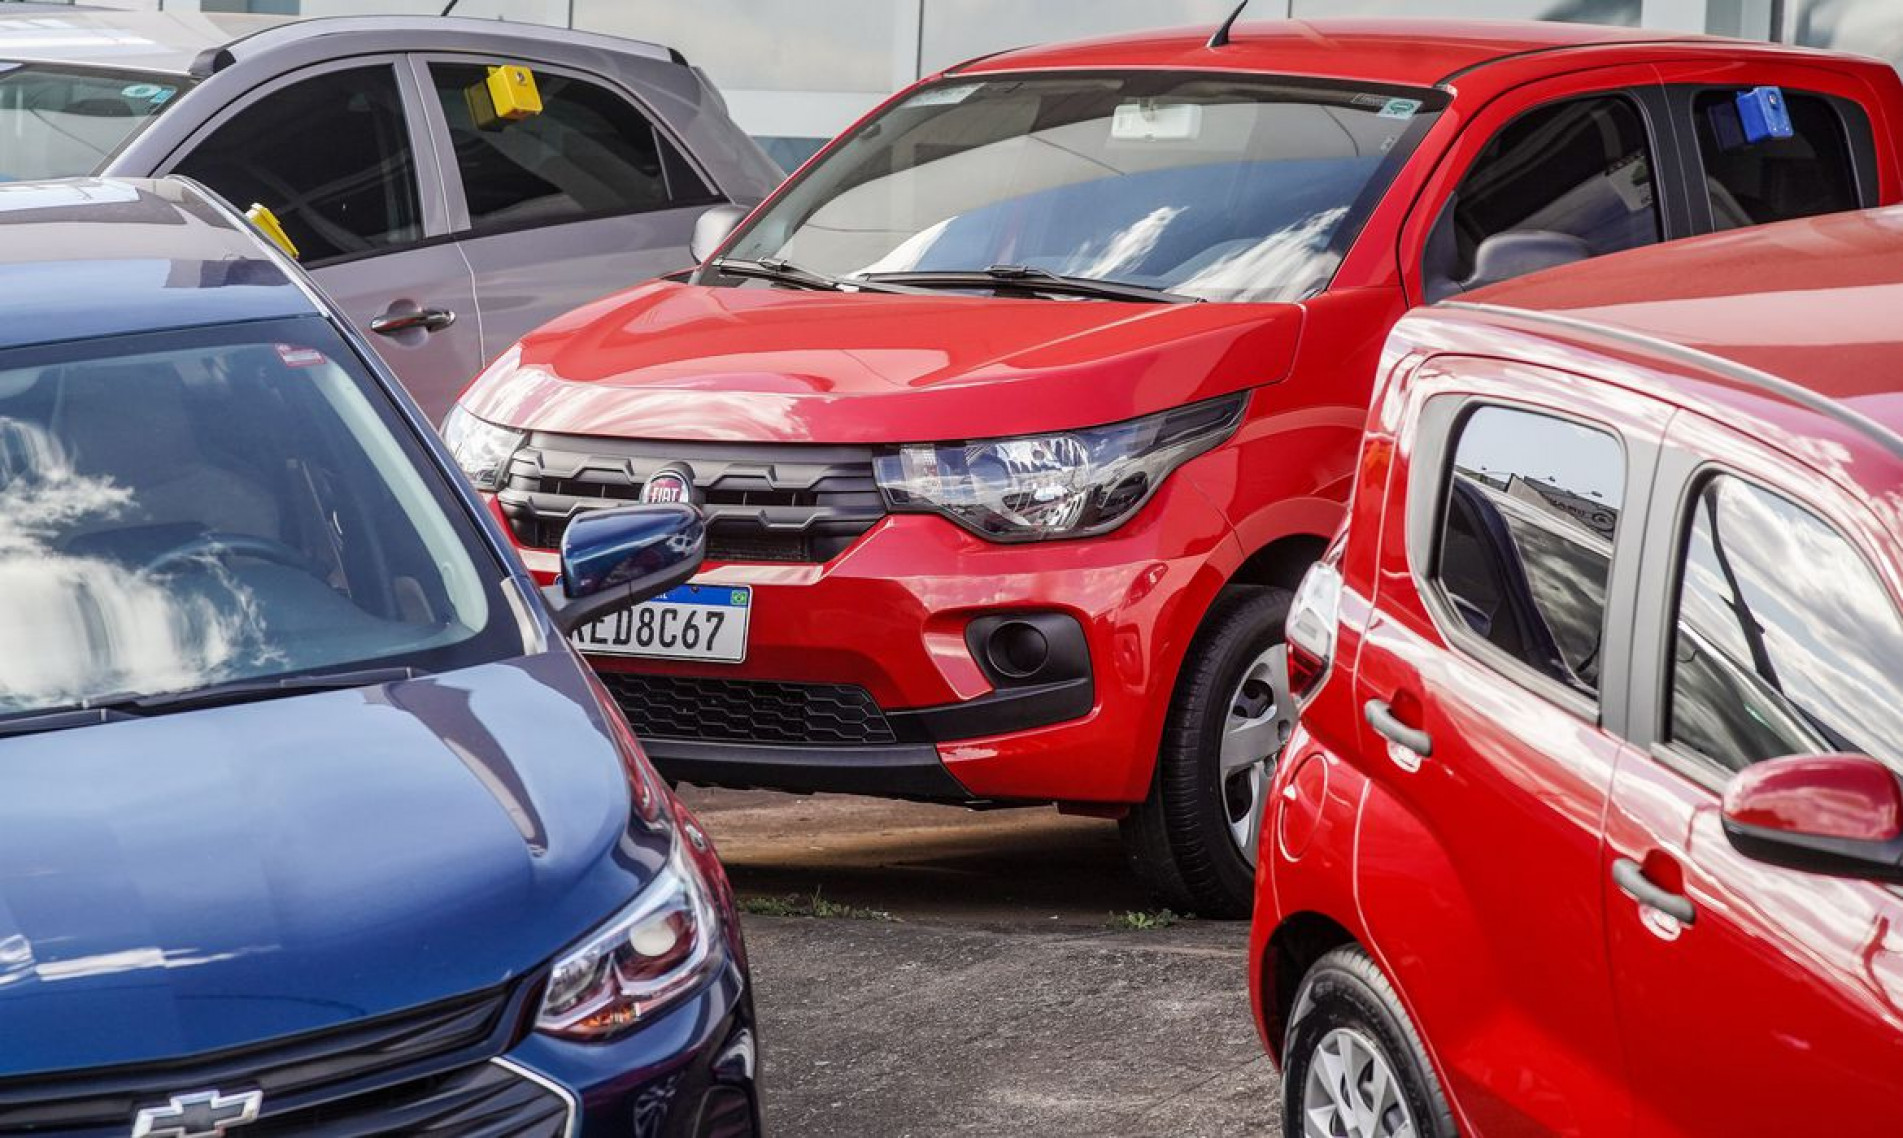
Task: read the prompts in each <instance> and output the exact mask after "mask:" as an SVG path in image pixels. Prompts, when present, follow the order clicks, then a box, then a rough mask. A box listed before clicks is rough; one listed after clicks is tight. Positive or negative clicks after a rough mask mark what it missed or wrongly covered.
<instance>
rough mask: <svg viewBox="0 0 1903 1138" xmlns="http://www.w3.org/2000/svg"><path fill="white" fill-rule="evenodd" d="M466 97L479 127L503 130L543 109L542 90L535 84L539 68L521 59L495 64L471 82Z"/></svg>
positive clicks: (470, 115) (471, 115)
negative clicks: (521, 61)
mask: <svg viewBox="0 0 1903 1138" xmlns="http://www.w3.org/2000/svg"><path fill="white" fill-rule="evenodd" d="M463 97H464V98H465V99H467V100H468V101H469V117H470V119H471V120H473V121H474V122H475V124H476V128H477V129H478V130H499V129H501V128H502V127H504V126H506V125H508V124H509V123H512V122H515V121H516V120H518V119H526V118H530V117H533V116H535V115H539V114H541V113H542V92H541V90H540V88H538V87H537V86H536V84H535V72H533V71H531V70H529V69H528V68H526V67H524V66H522V65H521V64H519V63H505V64H502V65H500V66H497V67H491V68H490V69H489V74H488V76H487V78H485V79H484V80H483V81H482V82H480V83H475V84H471V85H470V86H469V87H468V88H467V89H466V90H464V92H463Z"/></svg>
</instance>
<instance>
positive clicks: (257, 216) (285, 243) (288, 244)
mask: <svg viewBox="0 0 1903 1138" xmlns="http://www.w3.org/2000/svg"><path fill="white" fill-rule="evenodd" d="M244 217H245V220H246V221H249V222H250V223H251V224H253V225H255V226H257V227H258V232H259V233H262V234H264V235H265V236H266V237H269V238H270V239H271V242H272V244H274V245H276V246H277V247H278V248H280V249H282V250H284V251H285V252H286V253H289V254H290V255H291V260H293V261H295V260H297V257H298V252H297V246H296V245H295V244H293V243H292V241H291V235H290V234H288V233H286V232H284V223H283V222H281V221H279V220H278V215H277V214H275V213H272V212H271V207H270V206H268V205H261V204H259V203H257V202H253V203H251V208H250V209H248V210H245V211H244Z"/></svg>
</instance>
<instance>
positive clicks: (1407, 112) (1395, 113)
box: [1375, 99, 1421, 119]
mask: <svg viewBox="0 0 1903 1138" xmlns="http://www.w3.org/2000/svg"><path fill="white" fill-rule="evenodd" d="M1420 109H1421V101H1420V100H1419V99H1389V100H1388V101H1387V104H1386V105H1385V106H1383V107H1382V108H1381V109H1380V110H1379V111H1376V112H1375V113H1376V114H1378V115H1380V116H1381V117H1382V118H1384V119H1411V118H1413V117H1414V112H1415V111H1418V110H1420Z"/></svg>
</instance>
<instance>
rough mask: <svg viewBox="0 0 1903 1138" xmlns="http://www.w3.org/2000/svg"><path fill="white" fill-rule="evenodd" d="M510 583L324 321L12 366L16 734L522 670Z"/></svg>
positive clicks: (8, 473)
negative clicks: (57, 717) (337, 682)
mask: <svg viewBox="0 0 1903 1138" xmlns="http://www.w3.org/2000/svg"><path fill="white" fill-rule="evenodd" d="M500 573H501V569H500V567H499V566H497V565H496V564H495V563H494V559H493V558H492V557H489V556H488V555H487V554H485V553H484V552H483V551H482V547H481V546H480V545H479V544H478V543H477V541H476V540H475V537H474V534H473V533H472V532H471V530H470V528H469V526H468V523H467V521H466V519H464V518H463V516H462V514H461V511H460V509H459V508H458V506H457V505H456V503H455V502H454V500H453V499H451V498H450V497H449V494H448V486H447V484H446V482H445V481H444V480H443V478H442V477H441V476H440V475H439V474H438V473H437V471H436V470H435V469H434V468H433V467H432V466H430V465H428V464H427V461H426V460H425V459H424V458H423V457H422V454H421V451H420V450H419V448H418V447H417V445H416V443H415V441H414V440H413V439H411V438H410V437H409V436H408V434H407V432H406V431H405V429H404V428H403V426H402V425H401V424H400V422H399V421H398V419H397V417H396V415H395V412H394V409H393V408H392V407H391V406H390V402H389V399H388V397H387V396H386V395H385V394H384V393H383V392H382V390H381V389H380V388H378V387H377V385H376V384H375V383H374V382H373V381H372V380H371V378H370V376H369V375H368V373H367V372H366V371H365V370H364V368H363V366H362V365H361V363H360V362H359V361H357V359H356V358H355V357H354V356H353V355H352V353H351V350H350V348H349V347H347V346H346V345H345V344H344V343H343V341H342V340H340V339H339V338H338V336H337V334H336V332H335V331H334V330H332V328H331V327H330V325H329V324H328V323H327V322H326V321H325V320H323V319H321V318H318V317H309V318H304V319H296V320H285V321H271V322H262V323H248V324H240V325H234V326H231V327H213V328H204V329H194V330H191V331H187V332H174V333H162V334H158V335H151V336H139V337H126V338H119V339H113V340H103V341H90V342H84V343H76V344H69V345H62V346H58V347H54V348H46V349H30V350H26V351H16V352H11V353H0V628H5V629H7V630H8V636H9V637H10V638H12V642H13V643H16V644H30V645H32V651H30V652H29V651H14V652H8V653H4V654H0V715H5V714H7V713H12V712H19V711H32V710H40V709H46V708H52V707H60V706H66V705H69V704H74V703H78V702H81V701H84V700H91V699H102V698H113V697H118V696H125V695H135V694H141V693H155V692H164V691H177V690H189V689H194V688H198V687H203V686H205V685H208V684H213V683H219V682H223V681H228V680H241V679H248V678H252V677H259V676H275V675H288V674H294V673H300V672H308V671H313V670H322V669H330V668H336V667H346V666H347V667H356V666H365V665H370V664H372V663H375V664H410V665H414V666H416V667H420V668H424V669H427V670H430V671H442V670H446V669H449V668H454V667H461V666H465V665H468V664H472V663H478V662H482V661H484V660H487V659H494V658H496V657H497V656H499V655H503V654H512V653H513V652H517V651H519V650H520V638H519V635H517V634H516V633H515V622H514V620H513V618H512V617H511V616H510V614H509V609H508V606H507V605H506V603H504V602H503V600H502V598H501V596H500V595H499V593H498V592H497V591H496V586H495V584H494V582H495V581H496V580H497V579H498V577H499V575H500Z"/></svg>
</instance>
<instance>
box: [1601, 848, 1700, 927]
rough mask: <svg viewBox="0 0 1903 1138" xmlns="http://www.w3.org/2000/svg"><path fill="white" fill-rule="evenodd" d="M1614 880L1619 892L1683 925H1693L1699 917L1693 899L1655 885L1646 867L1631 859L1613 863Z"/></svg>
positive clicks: (1627, 858)
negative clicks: (1647, 873) (1693, 906)
mask: <svg viewBox="0 0 1903 1138" xmlns="http://www.w3.org/2000/svg"><path fill="white" fill-rule="evenodd" d="M1612 880H1613V881H1614V882H1615V883H1617V885H1618V886H1619V892H1621V893H1624V894H1625V895H1626V896H1628V897H1630V898H1632V899H1633V900H1634V901H1637V902H1638V903H1639V904H1641V905H1644V906H1645V907H1646V908H1648V909H1657V910H1658V911H1659V912H1661V913H1664V914H1665V915H1666V916H1668V917H1670V918H1672V919H1673V920H1675V921H1677V922H1678V923H1679V924H1681V925H1689V924H1691V923H1692V918H1693V917H1696V916H1697V915H1698V912H1697V910H1695V909H1693V908H1692V901H1691V898H1689V897H1687V896H1685V895H1684V894H1682V893H1674V892H1672V891H1671V890H1669V889H1662V888H1660V887H1659V886H1657V885H1654V884H1653V883H1652V879H1651V878H1649V877H1647V876H1646V875H1645V867H1644V866H1642V865H1640V864H1639V863H1638V862H1636V861H1633V860H1632V859H1631V858H1629V857H1622V858H1620V859H1619V860H1618V861H1615V862H1613V863H1612Z"/></svg>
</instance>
